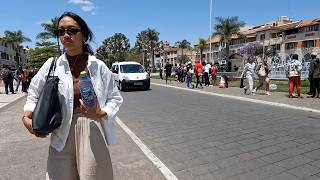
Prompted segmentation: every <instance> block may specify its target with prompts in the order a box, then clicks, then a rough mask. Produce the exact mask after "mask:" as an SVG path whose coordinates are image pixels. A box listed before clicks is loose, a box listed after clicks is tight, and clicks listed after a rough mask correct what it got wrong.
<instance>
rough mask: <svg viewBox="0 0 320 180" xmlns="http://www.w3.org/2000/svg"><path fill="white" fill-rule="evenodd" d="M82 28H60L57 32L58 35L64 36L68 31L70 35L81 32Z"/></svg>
mask: <svg viewBox="0 0 320 180" xmlns="http://www.w3.org/2000/svg"><path fill="white" fill-rule="evenodd" d="M80 31H81V30H80V29H79V28H67V29H63V28H59V29H58V30H57V31H56V34H57V35H58V36H63V35H64V34H65V33H66V32H67V34H68V35H69V36H72V35H75V34H77V33H78V32H80Z"/></svg>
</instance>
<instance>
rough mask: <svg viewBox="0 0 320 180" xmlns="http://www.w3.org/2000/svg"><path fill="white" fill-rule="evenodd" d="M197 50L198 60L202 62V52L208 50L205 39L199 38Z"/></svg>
mask: <svg viewBox="0 0 320 180" xmlns="http://www.w3.org/2000/svg"><path fill="white" fill-rule="evenodd" d="M198 48H199V49H200V60H201V62H203V61H202V52H203V50H204V49H206V48H208V42H207V41H206V40H205V39H202V38H200V39H199V42H198Z"/></svg>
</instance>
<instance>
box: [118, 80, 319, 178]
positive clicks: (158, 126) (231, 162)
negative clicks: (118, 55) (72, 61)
mask: <svg viewBox="0 0 320 180" xmlns="http://www.w3.org/2000/svg"><path fill="white" fill-rule="evenodd" d="M122 95H123V97H124V104H123V107H122V109H121V112H120V113H119V118H120V119H121V120H122V121H123V122H124V123H126V124H127V125H128V127H129V128H130V129H131V130H132V131H133V132H135V133H136V135H137V136H138V137H139V138H141V139H142V140H143V142H144V143H145V144H146V145H147V146H148V147H150V149H151V150H152V151H153V152H154V153H155V155H157V156H158V157H159V158H160V159H161V160H162V161H163V162H164V163H165V164H166V165H167V166H168V168H169V169H171V171H173V173H174V174H175V175H176V176H177V177H178V178H179V179H181V180H189V179H203V180H204V179H208V180H213V179H238V180H250V179H276V180H281V179H290V180H295V179H303V178H306V179H320V174H319V173H320V117H319V114H317V113H310V112H305V111H298V110H292V109H285V108H280V107H273V106H268V105H263V104H255V103H250V102H243V101H239V100H232V99H227V98H223V97H216V96H209V95H205V94H198V93H195V92H187V91H183V90H177V89H173V88H168V87H160V86H156V85H153V86H152V90H150V91H147V92H145V91H132V92H124V93H122Z"/></svg>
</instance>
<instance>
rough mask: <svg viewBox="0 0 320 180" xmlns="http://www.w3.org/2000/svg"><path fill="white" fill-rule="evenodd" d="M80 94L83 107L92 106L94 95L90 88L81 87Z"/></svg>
mask: <svg viewBox="0 0 320 180" xmlns="http://www.w3.org/2000/svg"><path fill="white" fill-rule="evenodd" d="M80 93H81V97H82V100H83V102H84V103H85V105H89V106H91V105H93V104H94V93H93V89H92V88H91V87H82V88H80Z"/></svg>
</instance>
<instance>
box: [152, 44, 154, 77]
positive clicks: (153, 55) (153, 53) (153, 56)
mask: <svg viewBox="0 0 320 180" xmlns="http://www.w3.org/2000/svg"><path fill="white" fill-rule="evenodd" d="M154 71H155V64H154V49H153V48H152V72H154Z"/></svg>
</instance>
